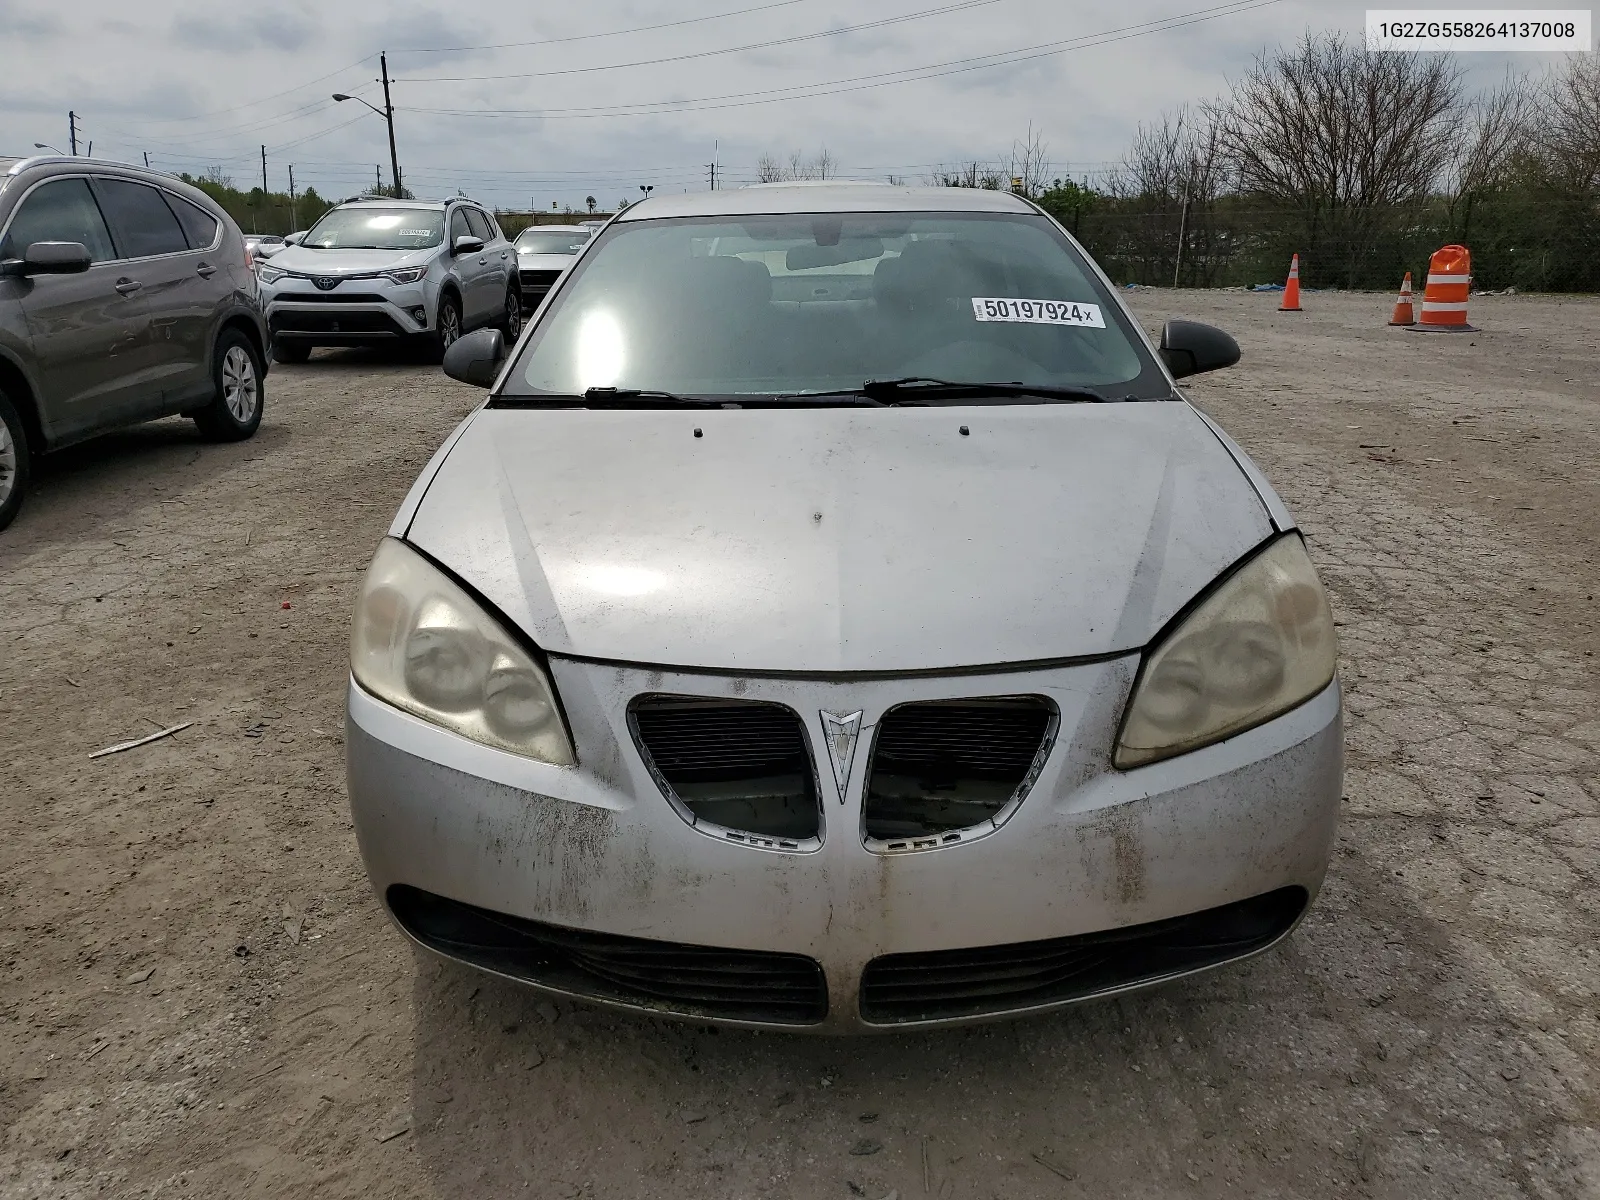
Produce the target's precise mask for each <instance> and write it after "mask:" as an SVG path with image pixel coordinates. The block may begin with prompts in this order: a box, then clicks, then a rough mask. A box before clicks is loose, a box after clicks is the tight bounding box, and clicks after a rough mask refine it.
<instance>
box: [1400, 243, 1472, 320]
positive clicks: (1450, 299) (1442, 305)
mask: <svg viewBox="0 0 1600 1200" xmlns="http://www.w3.org/2000/svg"><path fill="white" fill-rule="evenodd" d="M1471 290H1472V252H1471V251H1469V250H1468V249H1467V248H1466V247H1465V246H1444V247H1441V248H1440V249H1438V250H1435V251H1434V252H1433V257H1432V258H1431V259H1429V260H1428V283H1427V286H1426V287H1424V288H1423V289H1422V315H1421V316H1420V317H1419V318H1418V319H1417V323H1416V324H1415V325H1412V326H1410V327H1409V328H1411V329H1415V330H1418V331H1419V332H1427V333H1476V332H1477V330H1476V329H1475V328H1474V327H1473V326H1471V325H1468V324H1467V296H1468V294H1469V293H1470V292H1471Z"/></svg>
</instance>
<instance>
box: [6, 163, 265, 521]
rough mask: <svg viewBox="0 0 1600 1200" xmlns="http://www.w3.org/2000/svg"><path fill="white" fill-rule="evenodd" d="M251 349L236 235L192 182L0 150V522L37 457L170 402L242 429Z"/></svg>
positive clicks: (247, 428)
mask: <svg viewBox="0 0 1600 1200" xmlns="http://www.w3.org/2000/svg"><path fill="white" fill-rule="evenodd" d="M265 350H266V327H265V325H264V324H263V322H262V318H261V306H260V301H259V299H258V295H257V287H256V277H255V273H254V270H253V269H252V263H251V260H250V255H249V252H248V251H247V250H246V248H245V241H244V236H243V235H242V234H241V233H240V232H239V227H238V226H237V225H236V224H234V222H233V220H232V219H231V218H229V216H228V215H227V213H226V212H224V211H223V210H222V208H221V207H220V206H219V205H218V204H216V203H215V202H214V201H212V200H211V199H210V197H208V196H206V195H205V193H203V192H201V191H200V190H199V189H197V188H193V187H190V186H189V185H187V184H185V183H183V182H182V181H181V180H178V179H175V178H173V177H172V176H170V175H163V174H161V173H160V172H158V171H150V170H145V169H142V168H138V167H130V166H126V165H124V164H122V163H113V162H102V161H98V160H94V159H88V158H65V157H54V156H52V157H48V158H26V159H0V529H3V528H5V526H7V525H8V524H10V523H11V520H12V519H13V518H14V517H15V516H16V514H17V510H18V508H19V507H21V504H22V498H23V492H24V490H25V489H26V486H27V481H28V474H29V465H30V462H31V461H32V459H33V458H35V457H36V456H38V455H39V454H42V453H45V452H48V451H51V450H55V449H58V448H60V447H62V446H66V445H70V444H71V443H73V442H79V441H82V440H84V439H85V438H90V437H93V436H95V435H96V434H99V433H104V432H106V431H107V430H111V429H116V428H119V427H121V426H126V425H133V424H137V423H138V422H141V421H148V420H152V419H154V418H157V417H166V416H172V415H175V414H182V415H183V416H187V417H192V418H193V419H194V422H195V424H196V425H198V426H199V428H200V432H201V434H202V435H204V436H205V437H207V438H209V439H211V440H215V441H234V440H238V439H240V438H247V437H249V436H251V435H252V434H253V433H255V431H256V428H257V426H259V425H260V423H261V412H262V406H263V404H264V401H265V390H264V380H265V376H266V372H267V362H266V354H265Z"/></svg>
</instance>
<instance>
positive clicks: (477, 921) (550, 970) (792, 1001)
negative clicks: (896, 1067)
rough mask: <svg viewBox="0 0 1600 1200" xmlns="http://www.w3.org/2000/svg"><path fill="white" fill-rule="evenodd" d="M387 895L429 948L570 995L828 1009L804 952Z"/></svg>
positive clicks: (757, 1012) (783, 1016) (727, 1011)
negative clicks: (692, 941)
mask: <svg viewBox="0 0 1600 1200" xmlns="http://www.w3.org/2000/svg"><path fill="white" fill-rule="evenodd" d="M386 899H387V900H388V903H389V909H390V911H391V912H393V913H394V915H395V919H396V920H397V921H399V922H400V925H401V927H402V928H404V929H405V930H406V932H408V933H409V934H411V936H412V937H414V938H416V939H417V940H418V941H419V942H421V943H422V944H423V945H425V946H427V947H429V948H430V949H433V950H437V951H438V952H439V953H441V954H445V955H448V956H449V957H451V958H457V959H461V960H463V961H465V962H468V963H471V964H472V965H474V966H478V967H483V968H486V969H487V970H491V971H497V972H499V973H501V974H503V975H509V976H511V977H513V978H516V979H524V980H527V981H529V982H530V983H537V984H541V985H543V986H545V987H549V988H554V989H556V990H558V991H562V992H566V993H568V994H570V995H573V996H584V997H588V998H590V999H596V1000H610V1001H614V1002H617V1003H622V1004H628V1005H632V1006H634V1007H637V1008H647V1009H651V1010H653V1011H656V1012H669V1013H677V1014H679V1015H681V1016H687V1017H707V1018H716V1019H721V1020H730V1021H756V1022H761V1023H764V1024H776V1025H814V1024H817V1023H818V1022H820V1021H821V1020H822V1019H823V1018H824V1017H826V1016H827V1015H828V989H827V984H826V982H825V980H824V978H823V974H822V968H821V967H820V966H819V965H818V964H817V963H816V962H815V961H813V960H812V959H809V958H807V957H805V956H804V955H802V954H775V953H771V952H768V951H763V950H724V949H719V948H717V947H713V946H686V945H681V944H679V943H677V942H658V941H654V940H652V939H648V938H634V937H620V936H617V935H615V934H609V933H590V932H588V931H586V930H581V929H567V928H564V927H562V926H559V925H546V924H543V923H541V922H539V921H527V920H523V919H522V918H520V917H510V916H506V915H504V914H502V913H496V912H491V911H489V910H488V909H484V908H476V907H474V906H472V905H470V904H462V903H459V902H458V901H455V900H447V899H445V898H444V897H442V896H435V895H433V894H432V893H430V892H424V891H422V890H420V889H418V888H413V887H407V886H404V885H398V884H397V885H395V886H394V887H391V888H390V889H389V891H388V893H387V896H386Z"/></svg>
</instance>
